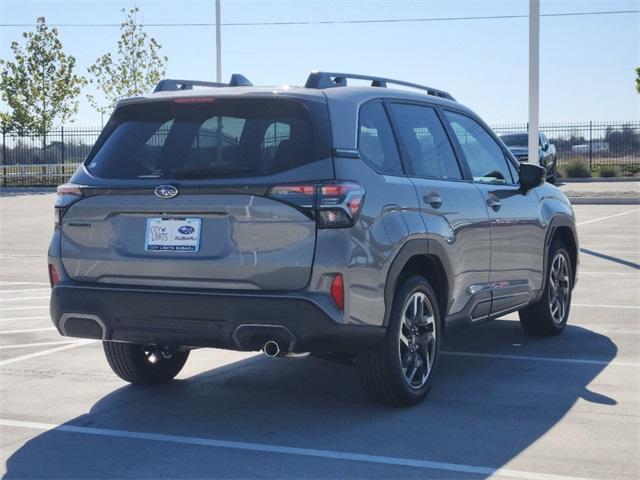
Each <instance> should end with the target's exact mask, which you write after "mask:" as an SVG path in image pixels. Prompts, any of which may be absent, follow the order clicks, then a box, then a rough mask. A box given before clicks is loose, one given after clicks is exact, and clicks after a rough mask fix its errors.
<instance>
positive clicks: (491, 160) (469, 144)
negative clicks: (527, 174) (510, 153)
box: [445, 111, 513, 184]
mask: <svg viewBox="0 0 640 480" xmlns="http://www.w3.org/2000/svg"><path fill="white" fill-rule="evenodd" d="M445 116H446V117H447V120H448V121H449V123H450V124H451V128H452V129H453V132H454V134H455V136H456V138H457V140H458V142H459V143H460V147H461V148H462V151H463V153H464V156H465V159H466V160H467V164H468V165H469V169H470V170H471V175H473V180H474V181H476V182H481V183H502V184H506V183H512V182H513V180H512V178H511V173H510V172H509V167H508V166H507V159H506V158H505V156H504V152H503V151H502V148H500V145H498V143H497V142H496V141H495V140H494V139H493V138H492V137H491V135H489V133H488V132H487V131H486V130H485V129H484V128H483V127H482V125H480V124H479V123H478V122H476V121H475V120H473V119H472V118H470V117H467V116H466V115H461V114H459V113H454V112H449V111H446V112H445Z"/></svg>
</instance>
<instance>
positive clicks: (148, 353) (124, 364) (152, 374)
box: [102, 342, 189, 385]
mask: <svg viewBox="0 0 640 480" xmlns="http://www.w3.org/2000/svg"><path fill="white" fill-rule="evenodd" d="M102 346H103V348H104V353H105V355H106V357H107V361H108V362H109V366H110V367H111V370H113V372H114V373H115V374H116V375H118V376H119V377H120V378H121V379H123V380H125V381H127V382H129V383H135V384H140V385H157V384H160V383H166V382H170V381H171V380H173V378H174V377H175V376H176V375H177V374H178V373H179V372H180V370H182V367H184V364H185V363H186V361H187V358H189V350H177V349H169V350H161V349H160V348H154V349H150V348H149V347H145V346H144V345H136V344H133V343H121V342H102Z"/></svg>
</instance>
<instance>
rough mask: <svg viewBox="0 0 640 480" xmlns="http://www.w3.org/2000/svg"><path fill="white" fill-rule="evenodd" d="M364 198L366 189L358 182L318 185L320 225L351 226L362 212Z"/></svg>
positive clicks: (333, 226) (329, 226)
mask: <svg viewBox="0 0 640 480" xmlns="http://www.w3.org/2000/svg"><path fill="white" fill-rule="evenodd" d="M363 199H364V190H363V189H362V187H361V186H360V185H358V184H357V183H351V182H335V183H322V184H320V185H318V205H317V209H318V220H317V221H318V227H324V228H340V227H350V226H351V225H353V223H354V222H355V220H356V217H357V216H358V213H360V207H361V206H362V200H363Z"/></svg>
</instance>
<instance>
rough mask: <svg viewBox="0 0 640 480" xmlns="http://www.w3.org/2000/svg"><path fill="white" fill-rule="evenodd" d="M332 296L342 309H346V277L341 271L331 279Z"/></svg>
mask: <svg viewBox="0 0 640 480" xmlns="http://www.w3.org/2000/svg"><path fill="white" fill-rule="evenodd" d="M331 298H333V301H334V302H336V306H337V307H338V308H339V309H340V310H344V279H343V278H342V274H340V273H338V274H336V276H335V277H333V280H332V281H331Z"/></svg>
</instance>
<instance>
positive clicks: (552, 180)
mask: <svg viewBox="0 0 640 480" xmlns="http://www.w3.org/2000/svg"><path fill="white" fill-rule="evenodd" d="M557 181H558V170H557V165H556V161H555V160H554V161H553V166H552V167H551V175H550V176H549V177H548V178H547V182H549V183H550V184H551V185H555V184H556V182H557Z"/></svg>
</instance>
